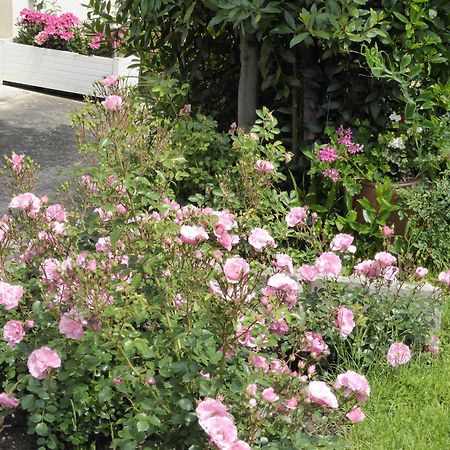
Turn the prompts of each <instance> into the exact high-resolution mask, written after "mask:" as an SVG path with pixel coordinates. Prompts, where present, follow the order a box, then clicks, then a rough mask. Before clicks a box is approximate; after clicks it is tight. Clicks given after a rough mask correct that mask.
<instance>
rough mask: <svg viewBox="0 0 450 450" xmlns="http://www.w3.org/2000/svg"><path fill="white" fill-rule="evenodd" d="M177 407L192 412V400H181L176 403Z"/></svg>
mask: <svg viewBox="0 0 450 450" xmlns="http://www.w3.org/2000/svg"><path fill="white" fill-rule="evenodd" d="M178 406H179V407H180V408H181V409H184V410H185V411H192V400H191V399H190V398H182V399H181V400H180V401H179V402H178Z"/></svg>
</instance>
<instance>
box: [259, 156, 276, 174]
mask: <svg viewBox="0 0 450 450" xmlns="http://www.w3.org/2000/svg"><path fill="white" fill-rule="evenodd" d="M274 169H275V166H274V165H273V164H272V163H271V162H270V161H265V160H261V159H258V161H256V171H257V172H258V173H271V172H273V171H274Z"/></svg>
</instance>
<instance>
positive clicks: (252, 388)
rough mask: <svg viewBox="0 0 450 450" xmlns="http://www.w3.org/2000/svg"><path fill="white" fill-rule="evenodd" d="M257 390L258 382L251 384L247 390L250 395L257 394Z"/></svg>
mask: <svg viewBox="0 0 450 450" xmlns="http://www.w3.org/2000/svg"><path fill="white" fill-rule="evenodd" d="M257 390H258V386H256V384H249V385H248V386H247V389H246V390H245V392H247V394H248V395H255V394H256V391H257Z"/></svg>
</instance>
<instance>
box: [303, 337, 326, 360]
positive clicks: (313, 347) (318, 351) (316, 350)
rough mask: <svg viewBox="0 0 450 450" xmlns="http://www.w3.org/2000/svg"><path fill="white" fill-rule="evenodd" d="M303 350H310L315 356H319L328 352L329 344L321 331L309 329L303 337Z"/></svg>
mask: <svg viewBox="0 0 450 450" xmlns="http://www.w3.org/2000/svg"><path fill="white" fill-rule="evenodd" d="M302 352H309V353H311V356H312V357H313V358H318V357H319V356H320V355H322V354H323V353H327V352H328V345H327V344H325V341H324V340H323V338H322V335H321V334H320V333H313V332H311V331H307V332H306V333H305V338H304V339H303V347H302Z"/></svg>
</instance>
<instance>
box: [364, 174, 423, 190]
mask: <svg viewBox="0 0 450 450" xmlns="http://www.w3.org/2000/svg"><path fill="white" fill-rule="evenodd" d="M421 179H422V177H421V176H420V175H417V176H416V177H414V178H412V179H410V180H405V181H392V186H394V187H408V186H414V185H416V184H418V183H419V182H420V180H421ZM360 183H361V186H367V187H375V186H376V185H377V181H370V180H360Z"/></svg>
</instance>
